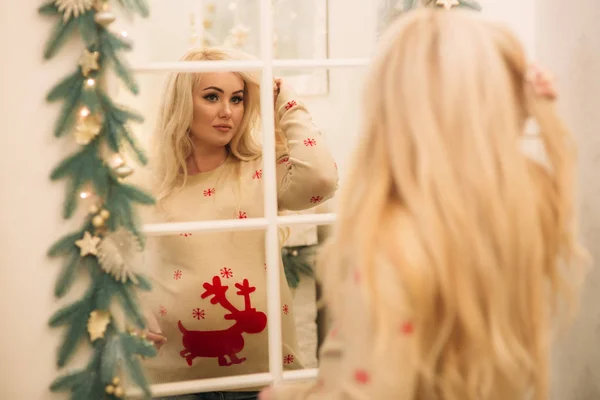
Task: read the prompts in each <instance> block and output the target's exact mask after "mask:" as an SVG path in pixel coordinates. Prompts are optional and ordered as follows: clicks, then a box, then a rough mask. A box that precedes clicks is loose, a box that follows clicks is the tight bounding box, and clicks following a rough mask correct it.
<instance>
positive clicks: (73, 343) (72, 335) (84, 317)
mask: <svg viewBox="0 0 600 400" xmlns="http://www.w3.org/2000/svg"><path fill="white" fill-rule="evenodd" d="M92 311H94V307H93V305H92V302H91V301H86V302H83V303H82V305H81V307H79V308H78V309H77V310H76V311H74V313H73V316H72V318H71V319H70V321H69V323H70V326H69V327H68V329H67V332H66V333H65V335H64V338H63V343H62V345H61V346H60V348H59V350H58V360H57V365H58V366H59V367H64V366H65V365H66V364H67V362H68V361H69V360H70V358H71V357H72V356H73V354H74V353H75V350H77V346H78V345H79V344H80V343H81V341H82V340H84V339H85V338H86V336H87V321H88V318H89V316H90V313H91V312H92Z"/></svg>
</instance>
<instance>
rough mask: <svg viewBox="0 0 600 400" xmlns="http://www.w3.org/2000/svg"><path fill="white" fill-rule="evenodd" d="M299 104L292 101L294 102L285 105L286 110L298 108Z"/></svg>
mask: <svg viewBox="0 0 600 400" xmlns="http://www.w3.org/2000/svg"><path fill="white" fill-rule="evenodd" d="M297 105H298V103H296V100H292V101H288V102H287V104H286V105H285V109H286V110H289V109H290V108H292V107H294V106H297Z"/></svg>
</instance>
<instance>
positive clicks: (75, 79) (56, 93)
mask: <svg viewBox="0 0 600 400" xmlns="http://www.w3.org/2000/svg"><path fill="white" fill-rule="evenodd" d="M84 79H85V78H84V77H83V75H81V72H80V70H79V69H77V71H75V72H74V73H72V74H71V75H69V76H67V77H65V78H64V79H63V80H62V81H60V82H59V83H58V84H57V85H55V86H54V87H53V88H52V89H50V91H49V92H48V94H47V95H46V100H47V101H55V100H59V99H66V98H67V97H69V95H70V94H72V92H73V91H74V90H80V89H78V88H80V87H81V86H83V80H84Z"/></svg>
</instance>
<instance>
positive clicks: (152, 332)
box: [143, 48, 338, 400]
mask: <svg viewBox="0 0 600 400" xmlns="http://www.w3.org/2000/svg"><path fill="white" fill-rule="evenodd" d="M246 58H248V57H247V56H245V55H243V54H241V53H237V52H236V53H234V52H232V51H230V50H224V49H217V48H204V49H197V50H190V51H189V52H188V53H187V54H185V55H184V57H183V58H182V60H185V61H198V60H240V59H246ZM259 94H260V88H259V79H258V77H257V76H255V75H253V74H250V73H245V72H207V73H173V74H172V75H171V76H170V77H169V79H168V82H167V85H166V90H165V93H164V97H163V104H162V106H161V112H160V115H159V118H158V126H157V129H156V133H155V135H154V141H153V156H152V158H151V162H150V171H151V178H152V192H153V193H154V194H155V196H156V199H157V205H156V207H154V209H153V210H151V212H149V213H147V214H150V215H147V218H146V222H154V223H157V222H190V221H202V220H219V219H237V220H244V219H248V218H262V217H263V216H264V213H263V211H264V210H263V206H264V201H263V185H264V184H266V182H264V179H263V169H264V168H265V166H264V165H263V159H262V149H261V145H260V142H259V138H260V105H259V97H260V96H259ZM273 94H274V103H275V127H276V137H277V138H276V165H275V168H276V178H277V182H276V184H277V200H278V207H279V209H280V210H283V209H289V210H302V209H306V208H311V207H314V206H315V205H316V204H318V203H321V202H323V201H325V200H327V199H329V198H331V197H332V196H333V195H334V193H335V191H336V189H337V180H338V178H337V169H336V166H335V162H334V160H333V158H332V156H331V154H330V152H329V151H328V149H327V148H326V146H325V141H324V140H321V137H320V132H319V130H318V129H317V128H316V127H315V125H314V124H313V123H312V119H311V116H310V114H309V113H308V111H307V109H306V108H305V107H304V105H303V104H302V102H301V101H300V100H299V99H298V97H297V96H296V94H295V93H294V92H293V90H292V89H291V88H290V87H289V86H288V85H286V83H285V81H283V82H282V81H281V80H276V81H275V82H274V84H273ZM283 236H284V235H282V239H283ZM282 241H283V240H282ZM147 259H148V264H149V270H150V272H149V273H150V274H151V276H152V277H153V280H154V289H153V291H152V293H150V294H149V295H148V296H145V297H144V299H143V300H144V301H143V302H144V304H145V305H146V307H147V309H148V310H149V311H150V312H149V313H148V314H149V332H148V337H149V338H151V339H153V340H154V341H155V343H156V344H157V346H158V347H160V350H159V355H158V357H156V358H154V359H151V360H148V361H147V363H146V367H147V370H148V372H149V374H150V377H151V379H152V382H153V383H163V382H174V381H183V380H192V379H201V378H218V377H225V376H231V375H242V374H252V373H261V372H267V371H268V369H269V368H268V344H267V314H266V311H267V289H266V268H267V265H266V259H265V235H264V230H238V231H231V232H209V233H201V232H194V233H191V232H187V231H182V232H177V233H176V234H174V235H169V236H159V237H151V238H149V241H148V247H147ZM279 267H280V268H281V269H282V266H281V262H280V265H279ZM281 299H282V304H283V306H282V310H281V318H282V329H283V332H282V334H283V354H284V357H283V358H282V360H281V363H282V364H283V367H284V368H285V369H299V368H302V367H303V365H302V360H301V359H300V358H299V357H298V352H297V343H296V334H295V330H294V317H293V307H292V301H291V294H290V290H289V287H288V285H287V283H286V280H285V275H284V273H283V269H282V271H281ZM251 389H254V390H255V392H251V390H250V391H249V392H232V393H229V392H223V393H217V394H214V395H216V396H221V395H223V396H225V397H217V398H219V399H221V398H226V399H232V400H233V399H240V400H241V399H252V398H256V396H257V394H258V393H257V392H256V390H258V389H259V388H251ZM194 396H195V397H194ZM203 396H210V395H209V394H203V395H201V394H198V395H192V397H190V398H193V399H205V398H212V397H203ZM244 396H245V397H244Z"/></svg>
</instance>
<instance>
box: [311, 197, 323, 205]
mask: <svg viewBox="0 0 600 400" xmlns="http://www.w3.org/2000/svg"><path fill="white" fill-rule="evenodd" d="M322 201H323V196H313V197H311V198H310V202H311V203H314V204H317V203H320V202H322Z"/></svg>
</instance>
